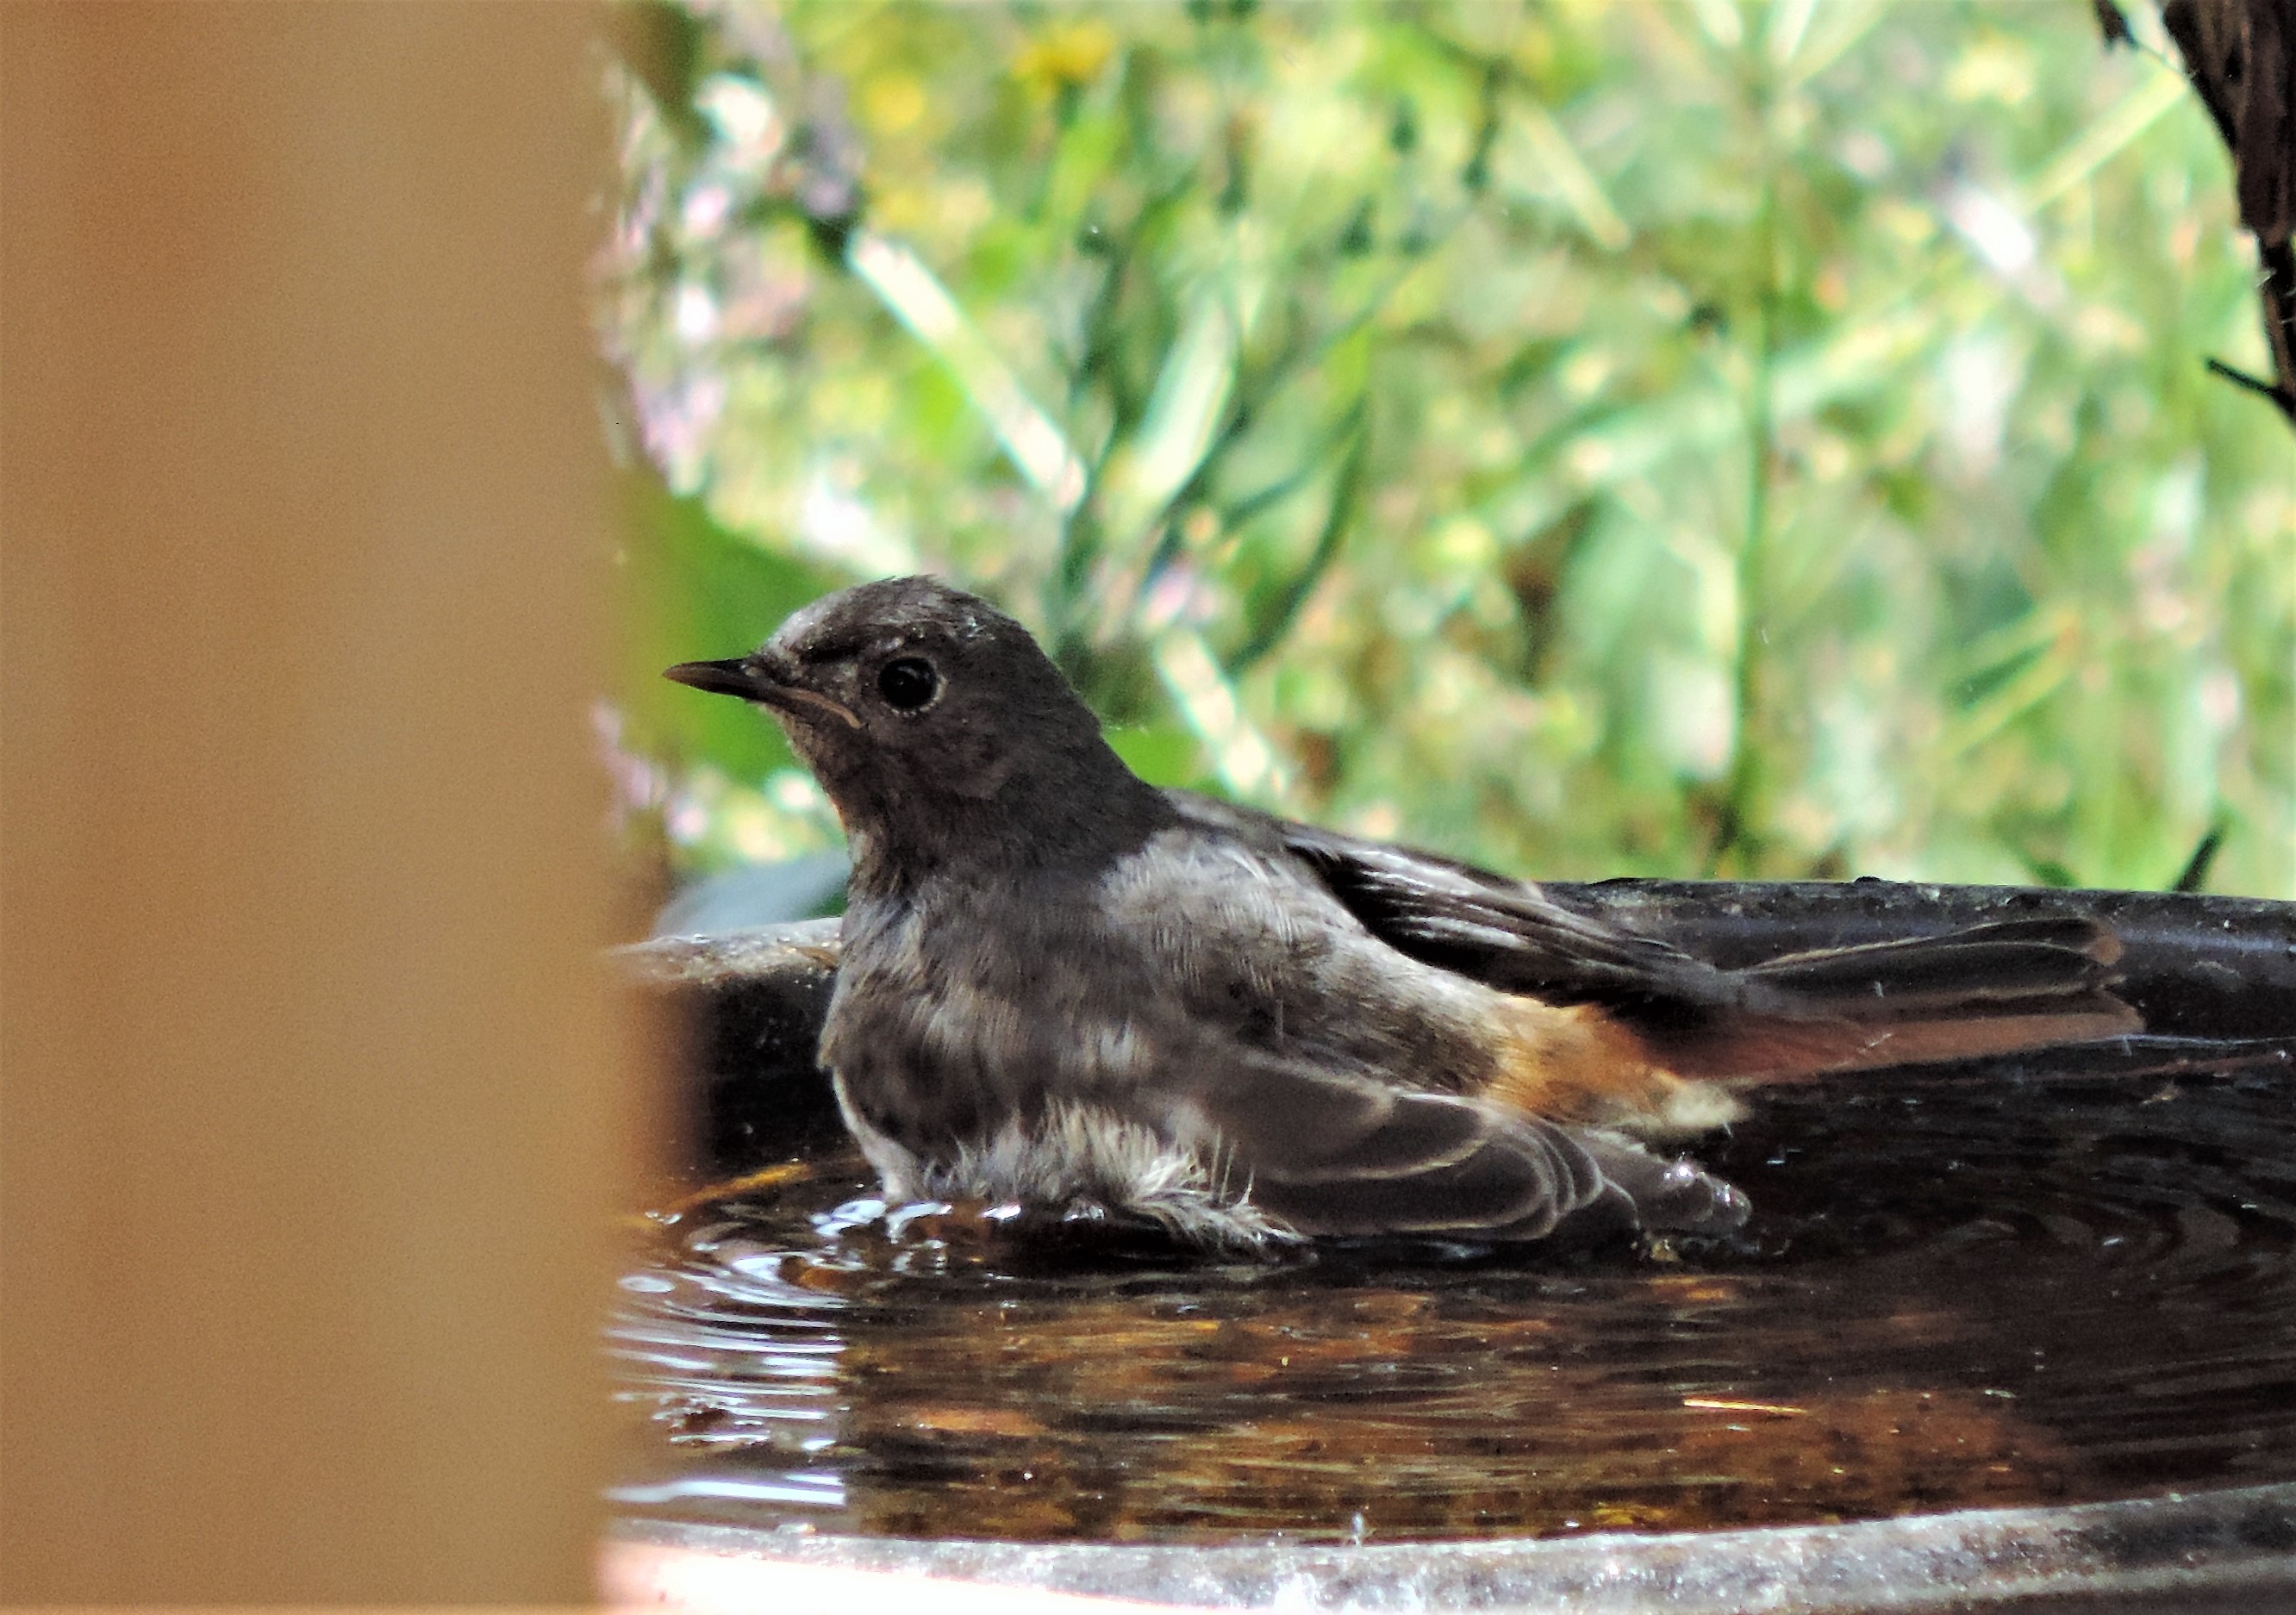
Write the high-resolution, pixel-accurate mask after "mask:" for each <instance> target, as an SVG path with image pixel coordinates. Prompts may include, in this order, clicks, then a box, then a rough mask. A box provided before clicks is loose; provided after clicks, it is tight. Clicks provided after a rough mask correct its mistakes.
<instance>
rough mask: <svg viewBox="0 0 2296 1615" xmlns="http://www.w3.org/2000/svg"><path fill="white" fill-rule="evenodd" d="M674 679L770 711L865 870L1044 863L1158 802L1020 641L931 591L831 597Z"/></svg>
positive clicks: (1013, 630)
mask: <svg viewBox="0 0 2296 1615" xmlns="http://www.w3.org/2000/svg"><path fill="white" fill-rule="evenodd" d="M665 676H667V677H669V678H672V679H675V680H676V681H677V682H678V683H679V684H682V685H692V686H693V688H695V689H697V690H707V691H709V692H711V693H716V694H720V695H733V696H738V697H740V698H741V699H742V700H743V701H752V702H755V703H756V704H757V705H758V706H761V707H765V708H767V709H769V710H770V711H772V713H773V714H774V716H775V717H777V718H779V719H780V720H781V724H782V726H783V729H784V730H786V731H787V732H788V734H789V737H790V743H791V747H792V748H793V749H794V750H796V752H797V754H798V756H799V758H802V759H803V760H804V762H805V764H806V766H807V767H809V768H811V769H812V770H813V772H814V775H815V777H816V778H817V779H819V780H820V781H821V783H822V787H823V789H824V790H825V791H828V793H829V797H830V799H831V801H832V802H833V803H834V804H835V805H836V807H837V812H838V816H839V817H840V818H841V819H842V820H843V821H844V822H845V827H846V830H847V832H848V833H849V834H850V835H851V836H852V837H853V838H854V840H855V842H856V846H855V854H856V858H857V863H865V862H866V861H867V860H868V858H869V857H871V856H872V855H876V856H890V857H892V858H894V859H896V860H898V861H905V862H916V861H931V860H935V859H938V858H939V857H944V856H946V855H947V854H949V853H952V852H957V851H965V850H972V851H976V852H981V853H987V852H989V851H992V850H994V849H995V848H1001V847H1013V848H1019V849H1020V850H1021V851H1023V852H1026V851H1028V850H1029V848H1032V847H1033V848H1037V849H1038V850H1039V851H1041V852H1042V853H1044V854H1046V855H1050V854H1052V853H1053V852H1054V850H1055V849H1056V848H1058V847H1060V846H1062V845H1063V844H1065V843H1067V842H1069V841H1071V840H1074V839H1075V838H1076V837H1077V835H1078V834H1079V833H1086V834H1087V839H1091V832H1098V831H1100V830H1101V829H1103V828H1105V827H1111V826H1112V825H1114V824H1115V823H1116V822H1117V821H1120V820H1123V819H1124V818H1126V817H1127V816H1131V815H1136V814H1137V813H1138V812H1140V811H1141V810H1142V809H1143V807H1144V804H1145V802H1146V801H1147V800H1149V799H1153V798H1154V796H1155V793H1154V792H1153V791H1150V790H1149V788H1148V787H1147V786H1145V785H1144V784H1142V783H1140V781H1139V780H1138V779H1136V777H1134V775H1133V774H1132V772H1131V771H1130V770H1129V769H1128V768H1127V767H1125V766H1124V764H1123V762H1122V761H1121V760H1120V759H1119V758H1118V757H1117V756H1116V754H1115V753H1114V752H1112V751H1111V750H1109V749H1108V745H1107V742H1105V741H1103V739H1102V738H1101V733H1100V725H1099V722H1098V720H1097V719H1095V717H1093V715H1092V711H1091V709H1089V708H1087V706H1086V705H1085V704H1084V701H1082V699H1081V698H1079V697H1078V694H1077V693H1076V691H1075V689H1074V688H1073V687H1072V686H1071V685H1070V684H1069V682H1068V680H1067V679H1066V678H1065V677H1063V676H1062V674H1061V671H1060V669H1059V668H1056V667H1054V665H1053V662H1052V660H1051V658H1049V657H1047V656H1046V654H1045V653H1044V652H1043V651H1042V650H1041V649H1040V648H1038V646H1037V642H1036V641H1035V640H1034V639H1033V638H1031V637H1030V636H1029V631H1028V630H1027V629H1026V628H1024V627H1021V625H1020V624H1019V623H1018V622H1015V621H1014V620H1013V619H1012V618H1010V617H1008V616H1006V615H1005V613H1004V612H1002V611H998V610H997V609H996V607H995V606H993V605H990V604H989V603H988V602H987V601H985V600H982V599H980V597H979V596H977V595H973V594H966V593H964V591H963V590H961V589H955V588H951V587H950V586H947V584H944V583H941V582H939V580H938V579H935V578H889V579H887V580H885V581H884V582H881V583H865V584H862V585H860V586H857V587H855V588H849V589H846V590H843V591H841V592H840V593H838V594H831V595H828V596H826V597H825V598H824V599H821V600H817V601H816V602H814V603H812V604H811V605H809V606H807V607H805V608H804V609H803V610H801V611H798V612H797V613H795V614H794V615H792V616H791V618H790V619H789V620H788V621H786V622H784V623H783V624H782V626H781V627H780V629H779V630H778V631H777V632H775V635H774V636H773V637H772V638H770V639H768V640H767V641H766V643H765V644H762V645H760V646H758V649H757V650H756V651H754V652H751V653H750V654H749V655H747V656H740V657H734V658H732V659H731V660H725V661H690V662H685V663H682V664H680V665H679V666H677V667H675V668H670V669H668V673H667V674H666V675H665ZM984 838H987V843H988V844H983V839H984Z"/></svg>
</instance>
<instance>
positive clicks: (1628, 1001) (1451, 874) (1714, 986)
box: [1171, 792, 1743, 1015]
mask: <svg viewBox="0 0 2296 1615" xmlns="http://www.w3.org/2000/svg"><path fill="white" fill-rule="evenodd" d="M1171 795H1172V796H1173V798H1174V799H1175V801H1176V803H1177V805H1178V806H1179V807H1180V809H1181V811H1182V812H1183V813H1185V814H1186V815H1187V816H1190V817H1191V818H1193V819H1194V820H1195V821H1196V822H1198V823H1200V824H1210V825H1214V826H1216V827H1218V828H1219V829H1222V830H1225V831H1227V832H1230V833H1232V834H1236V835H1240V836H1243V837H1245V838H1246V839H1248V840H1255V841H1258V842H1260V843H1262V844H1264V845H1267V846H1268V847H1269V848H1270V849H1271V850H1274V849H1275V848H1281V850H1283V852H1286V853H1289V854H1290V855H1292V857H1295V858H1298V859H1299V860H1300V861H1301V862H1302V863H1303V864H1305V865H1307V867H1308V869H1310V870H1312V871H1313V872H1314V873H1315V876H1316V879H1317V880H1318V881H1321V883H1322V884H1323V885H1324V888H1325V889H1327V890H1329V891H1330V892H1331V894H1332V895H1333V897H1334V898H1337V899H1338V900H1339V901H1340V903H1341V905H1342V906H1344V907H1345V908H1346V909H1347V910H1348V911H1349V913H1350V914H1353V915H1354V916H1355V917H1356V919H1357V921H1358V922H1360V923H1361V924H1362V925H1363V927H1364V929H1365V930H1368V931H1369V932H1371V934H1372V935H1373V936H1374V937H1377V938H1378V939H1380V940H1381V941H1382V942H1384V943H1386V944H1387V945H1388V946H1389V947H1392V948H1394V949H1395V950H1396V951H1397V952H1398V953H1401V954H1406V955H1409V956H1410V957H1412V958H1414V959H1417V960H1419V961H1420V962H1422V963H1427V964H1434V965H1439V966H1440V967H1442V968H1444V969H1446V970H1451V971H1457V972H1458V973H1459V974H1461V975H1464V976H1469V977H1472V978H1473V979H1474V980H1478V981H1480V982H1483V983H1485V984H1486V985H1488V986H1490V987H1496V988H1500V989H1501V990H1503V991H1506V992H1519V993H1529V994H1531V995H1533V996H1537V997H1538V998H1540V999H1542V1000H1544V1001H1546V1002H1547V1003H1550V1004H1603V1005H1605V1006H1608V1007H1614V1008H1620V1009H1626V1010H1634V1009H1640V1010H1643V1011H1644V1012H1652V1013H1659V1014H1661V1015H1662V1014H1664V1013H1665V1012H1668V1011H1669V1010H1672V1011H1677V1012H1682V1013H1685V1014H1689V1015H1695V1014H1697V1013H1698V1012H1701V1011H1710V1010H1717V1009H1723V1008H1730V1007H1735V1006H1736V1005H1737V1004H1739V1003H1740V1002H1741V1000H1742V998H1743V991H1742V988H1741V986H1740V984H1739V982H1738V981H1737V980H1735V979H1734V976H1733V975H1732V973H1731V972H1729V971H1722V970H1718V969H1717V968H1716V967H1715V966H1713V965H1711V964H1709V963H1706V962H1705V961H1704V960H1702V959H1699V958H1695V957H1693V955H1689V954H1685V953H1684V952H1683V951H1682V950H1681V949H1679V948H1677V947H1671V946H1669V944H1667V943H1664V942H1661V941H1660V940H1658V939H1656V938H1654V937H1645V936H1643V935H1641V934H1639V933H1637V932H1635V931H1631V930H1625V929H1624V928H1622V927H1620V926H1617V925H1613V924H1611V923H1610V922H1607V921H1604V920H1603V919H1600V918H1597V917H1595V916H1594V915H1591V914H1579V913H1577V912H1575V911H1573V910H1570V909H1568V908H1565V907H1563V906H1562V905H1561V904H1559V903H1557V902H1555V901H1554V899H1553V898H1549V897H1548V896H1547V895H1546V893H1545V892H1543V891H1541V890H1540V889H1538V887H1536V886H1534V885H1531V884H1529V883H1528V882H1525V881H1510V880H1508V879H1506V878H1505V876H1503V875H1497V874H1493V873H1490V872H1489V871H1488V870H1482V869H1478V868H1476V867H1474V866H1473V865H1470V864H1462V863H1458V862H1456V861H1454V860H1452V859H1449V858H1445V857H1438V856H1437V855H1435V854H1433V853H1429V852H1417V851H1414V850H1412V849H1410V848H1402V847H1390V846H1388V845H1385V844H1384V843H1382V842H1378V841H1369V840H1362V839H1360V838H1358V837H1355V836H1349V835H1342V834H1341V833H1339V832H1336V831H1330V830H1319V829H1316V828H1315V827H1314V826H1312V825H1308V824H1295V823H1292V822H1291V821H1289V820H1285V819H1279V818H1275V817H1273V816H1269V815H1266V814H1260V813H1255V812H1253V811H1252V810H1251V809H1249V808H1242V807H1234V806H1232V805H1230V804H1227V803H1225V802H1214V801H1211V800H1209V799H1204V798H1201V797H1193V796H1188V795H1185V793H1182V792H1173V793H1171Z"/></svg>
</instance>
